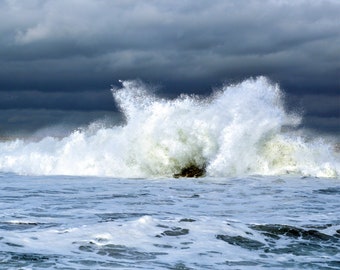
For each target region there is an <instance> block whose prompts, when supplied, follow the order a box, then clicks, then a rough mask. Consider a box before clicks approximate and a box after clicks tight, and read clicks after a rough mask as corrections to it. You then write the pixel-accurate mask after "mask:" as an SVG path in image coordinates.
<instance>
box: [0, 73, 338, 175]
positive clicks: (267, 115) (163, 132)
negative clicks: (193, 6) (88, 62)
mask: <svg viewBox="0 0 340 270" xmlns="http://www.w3.org/2000/svg"><path fill="white" fill-rule="evenodd" d="M121 83H122V87H121V88H114V89H112V93H113V96H114V99H115V100H116V102H117V104H118V105H119V107H120V108H121V111H122V113H123V114H124V116H125V118H126V123H125V124H124V125H120V126H113V127H107V126H103V125H101V124H100V123H93V124H91V125H90V126H89V127H88V128H86V129H82V130H76V131H74V132H73V133H72V134H71V135H69V136H67V137H64V138H62V139H60V138H59V139H58V138H53V137H45V138H43V139H42V140H40V141H38V142H28V141H23V140H16V141H10V142H8V141H7V142H2V143H0V171H3V172H15V173H20V174H39V175H55V174H60V175H95V176H112V177H172V176H173V175H176V174H178V173H179V172H180V171H181V170H182V169H183V168H185V167H188V166H196V167H200V168H202V167H204V168H205V172H206V175H207V176H216V177H224V176H240V175H250V174H259V175H280V174H286V173H292V174H299V175H311V176H320V177H338V176H339V172H340V165H339V164H340V161H339V159H340V158H339V153H335V151H334V147H333V146H332V145H331V144H329V143H326V142H325V141H324V140H322V139H314V140H311V139H309V140H307V139H306V138H304V137H303V136H301V135H296V134H295V132H294V131H292V129H289V127H296V126H297V125H298V124H299V123H300V120H301V119H300V117H299V116H297V115H293V114H288V113H287V112H286V111H285V109H284V106H283V94H282V91H281V90H280V88H279V86H278V85H277V84H273V83H271V82H270V81H269V80H268V79H266V78H265V77H258V78H255V79H248V80H245V81H243V82H241V83H239V84H234V85H228V86H224V87H222V88H221V89H220V90H218V91H216V92H215V93H214V94H213V95H212V96H210V97H207V98H199V97H197V96H188V95H181V96H180V97H178V98H177V99H174V100H167V99H161V98H158V97H157V96H155V95H154V94H153V93H152V92H150V91H149V89H148V87H147V86H146V85H144V84H142V83H140V82H137V81H121ZM287 127H288V128H287Z"/></svg>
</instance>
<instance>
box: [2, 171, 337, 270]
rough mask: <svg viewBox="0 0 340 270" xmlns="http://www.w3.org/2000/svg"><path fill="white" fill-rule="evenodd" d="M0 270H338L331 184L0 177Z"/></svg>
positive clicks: (282, 180) (270, 179) (246, 179)
mask: <svg viewBox="0 0 340 270" xmlns="http://www.w3.org/2000/svg"><path fill="white" fill-rule="evenodd" d="M0 217H1V218H0V220H1V221H0V269H262V268H266V269H339V267H340V218H339V217H340V185H339V180H338V179H319V178H312V177H307V178H300V177H288V176H286V177H268V176H267V177H263V176H252V177H250V176H249V177H242V178H202V179H168V178H167V179H149V178H146V179H121V178H98V177H65V176H36V177H33V176H18V175H15V174H1V176H0Z"/></svg>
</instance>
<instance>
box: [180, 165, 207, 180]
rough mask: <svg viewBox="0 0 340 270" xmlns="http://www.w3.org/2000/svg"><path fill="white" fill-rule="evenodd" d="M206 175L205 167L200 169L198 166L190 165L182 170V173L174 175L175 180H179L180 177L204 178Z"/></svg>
mask: <svg viewBox="0 0 340 270" xmlns="http://www.w3.org/2000/svg"><path fill="white" fill-rule="evenodd" d="M204 175H205V166H203V167H199V166H197V165H189V166H187V167H185V168H182V169H181V172H180V173H176V174H174V177H175V178H179V177H191V178H192V177H194V178H197V177H202V176H204Z"/></svg>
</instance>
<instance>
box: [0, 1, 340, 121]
mask: <svg viewBox="0 0 340 270" xmlns="http://www.w3.org/2000/svg"><path fill="white" fill-rule="evenodd" d="M339 14H340V3H339V1H337V0H324V1H321V0H316V1H302V0H300V1H288V0H281V1H270V0H268V1H240V0H239V1H236V0H235V1H224V0H223V1H222V0H221V1H217V0H216V1H200V0H195V1H194V0H186V1H156V0H155V1H129V0H121V1H111V0H98V1H94V0H83V1H77V0H59V1H51V0H27V1H15V0H7V1H6V0H2V1H1V0H0V22H1V23H0V33H1V37H0V38H1V44H0V98H3V99H1V101H0V109H1V108H3V109H10V108H20V107H22V108H45V109H48V108H53V109H58V108H59V109H72V108H73V109H75V110H98V109H99V110H110V109H109V107H110V105H109V103H110V102H112V101H111V100H112V98H108V96H109V88H110V85H111V84H114V83H117V80H118V79H135V78H139V79H142V80H145V81H148V82H151V83H155V84H160V85H163V86H164V87H163V88H162V90H161V92H162V93H163V94H166V95H169V96H174V95H177V94H178V93H180V92H182V91H187V92H196V93H201V94H202V93H206V91H209V89H210V88H211V87H214V86H217V85H220V84H222V83H223V82H234V81H237V80H241V79H244V78H246V77H248V76H256V75H266V76H269V77H270V78H271V79H272V80H274V81H276V82H279V83H280V85H281V86H282V87H283V88H284V89H285V91H286V92H287V93H288V94H292V95H293V98H291V100H293V99H297V100H298V101H297V102H295V103H296V104H297V103H299V104H302V105H303V106H305V108H304V109H305V111H306V114H307V116H308V115H309V116H313V117H319V116H325V115H329V116H332V117H333V118H334V117H336V119H339V114H338V113H337V112H336V108H334V107H336V105H337V104H336V102H335V103H334V100H336V99H337V97H338V95H339V91H340V90H339V89H340V82H339V77H340V76H339V74H340V53H339V51H340V46H339V44H340V23H339V19H338V16H339ZM82 91H85V93H84V95H83V96H82V95H79V93H80V92H82ZM14 92H15V93H14ZM19 92H20V93H19ZM72 92H74V94H72ZM10 93H13V96H14V97H16V98H14V99H12V100H11V99H10V98H9V96H10ZM52 93H53V94H52ZM305 95H308V96H310V97H311V102H306V100H307V99H306V98H305V99H303V100H302V97H303V96H305ZM313 95H323V100H324V104H330V103H332V102H333V103H332V106H331V107H328V105H327V106H326V105H322V104H321V105H320V104H318V103H317V102H314V98H313V97H312V96H313ZM34 96H35V97H36V98H34ZM75 96H77V97H78V98H76V97H75ZM79 96H80V97H81V98H79ZM334 97H336V99H334ZM112 104H113V103H112ZM321 107H322V108H321ZM112 110H113V107H112ZM311 119H312V118H310V122H311V121H313V120H311ZM318 121H319V120H318ZM310 122H308V123H309V124H310Z"/></svg>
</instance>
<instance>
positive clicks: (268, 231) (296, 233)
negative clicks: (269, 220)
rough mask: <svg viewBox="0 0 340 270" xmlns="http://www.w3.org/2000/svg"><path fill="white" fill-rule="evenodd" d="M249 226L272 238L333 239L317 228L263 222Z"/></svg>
mask: <svg viewBox="0 0 340 270" xmlns="http://www.w3.org/2000/svg"><path fill="white" fill-rule="evenodd" d="M251 228H252V229H254V230H257V231H261V232H263V234H264V235H266V236H269V237H271V238H274V239H278V238H280V236H286V237H291V238H302V239H304V240H322V241H331V240H334V239H333V237H332V236H330V235H327V234H324V233H321V232H319V231H317V230H305V229H302V228H297V227H294V226H289V225H280V224H263V225H253V226H251Z"/></svg>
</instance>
